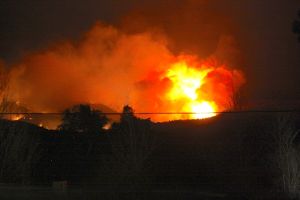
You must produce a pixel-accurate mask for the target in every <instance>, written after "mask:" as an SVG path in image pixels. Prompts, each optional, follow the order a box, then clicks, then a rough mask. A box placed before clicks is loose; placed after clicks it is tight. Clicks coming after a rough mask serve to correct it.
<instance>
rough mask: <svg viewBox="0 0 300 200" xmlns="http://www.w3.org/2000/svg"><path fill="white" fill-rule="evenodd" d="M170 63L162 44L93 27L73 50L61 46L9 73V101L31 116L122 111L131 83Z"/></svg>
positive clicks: (67, 44)
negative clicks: (77, 107)
mask: <svg viewBox="0 0 300 200" xmlns="http://www.w3.org/2000/svg"><path fill="white" fill-rule="evenodd" d="M170 59H172V54H171V53H170V52H169V50H168V49H167V48H166V41H165V40H164V38H157V37H154V36H153V35H152V34H151V33H149V32H145V33H139V34H132V35H128V34H124V33H122V32H121V31H120V30H118V29H116V28H114V27H112V26H105V25H101V24H100V23H98V24H96V25H95V26H94V27H93V28H92V29H91V30H90V31H89V32H88V33H87V34H86V35H85V37H84V38H83V39H82V41H80V42H78V43H76V44H74V43H70V42H64V43H61V44H57V45H56V46H54V47H52V48H49V49H45V50H44V51H41V52H36V53H33V54H30V55H27V56H26V57H25V58H23V60H22V61H21V63H19V64H17V65H16V66H15V68H14V69H13V71H12V73H11V74H12V78H11V84H10V88H11V90H12V91H13V96H12V98H13V99H15V100H17V101H19V102H22V103H23V104H25V105H26V106H27V107H28V108H29V109H30V110H32V111H43V112H49V111H61V110H63V109H65V108H66V107H68V106H71V105H74V104H78V103H92V104H97V103H101V104H105V105H107V106H109V107H111V108H113V109H115V110H120V108H121V107H122V106H123V105H124V104H130V101H131V94H132V92H133V91H134V90H135V83H136V82H137V81H140V80H142V79H143V78H145V77H146V76H147V73H148V72H149V71H150V69H152V68H156V69H158V70H159V67H160V66H163V64H164V63H165V64H166V63H167V62H168V61H169V60H170Z"/></svg>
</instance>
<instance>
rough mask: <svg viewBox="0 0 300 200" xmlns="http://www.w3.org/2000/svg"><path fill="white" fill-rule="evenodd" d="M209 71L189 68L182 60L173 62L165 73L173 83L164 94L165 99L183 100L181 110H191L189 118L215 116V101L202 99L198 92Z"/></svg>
mask: <svg viewBox="0 0 300 200" xmlns="http://www.w3.org/2000/svg"><path fill="white" fill-rule="evenodd" d="M209 71H211V69H204V70H197V69H194V68H191V67H189V66H188V65H187V64H186V62H184V61H181V62H178V63H175V64H173V65H172V66H171V68H170V69H169V70H168V71H167V74H166V76H167V77H168V78H169V79H170V80H171V81H172V83H173V85H172V87H171V89H170V91H169V92H168V93H167V94H166V98H167V100H169V101H180V100H183V101H184V102H185V103H184V105H183V108H182V110H181V112H192V114H190V118H197V119H202V118H208V117H212V116H215V113H214V112H216V105H215V103H214V102H208V101H204V100H203V99H201V96H200V94H199V93H198V90H199V89H200V88H201V86H202V85H203V82H204V78H205V76H207V73H208V72H209Z"/></svg>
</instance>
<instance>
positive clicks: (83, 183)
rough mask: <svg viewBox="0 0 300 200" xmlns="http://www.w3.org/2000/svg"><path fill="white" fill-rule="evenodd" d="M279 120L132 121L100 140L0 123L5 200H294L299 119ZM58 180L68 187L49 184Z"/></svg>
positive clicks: (234, 116) (2, 195)
mask: <svg viewBox="0 0 300 200" xmlns="http://www.w3.org/2000/svg"><path fill="white" fill-rule="evenodd" d="M289 116H290V115H289ZM278 119H279V118H278V115H277V114H276V115H274V114H273V113H272V114H257V113H254V114H253V113H249V114H247V115H245V114H243V115H241V114H240V115H239V114H224V115H222V116H217V117H215V118H211V119H207V120H187V121H173V122H166V123H152V122H151V121H149V120H140V119H137V118H132V119H131V120H132V121H133V122H131V124H130V126H126V125H124V124H123V125H122V123H121V124H119V125H118V126H116V127H115V128H114V129H112V130H111V131H107V132H103V133H101V134H96V135H95V134H89V133H86V134H83V133H72V132H62V131H48V130H46V129H43V128H39V127H37V126H35V125H30V124H27V123H24V122H10V121H1V123H0V125H1V130H0V133H1V134H0V136H1V138H2V140H1V141H2V142H1V143H0V146H1V145H2V146H1V148H2V149H4V150H5V151H4V153H3V152H2V154H1V156H2V158H3V159H2V160H1V163H0V164H1V171H0V172H1V173H0V178H1V182H2V183H3V184H2V185H0V199H1V200H2V199H13V200H14V199H33V200H35V199H49V200H50V199H56V200H60V199H70V200H73V199H128V200H135V199H145V200H148V199H151V200H152V199H158V200H160V199H166V200H168V199H172V200H174V199H296V198H295V197H296V196H297V195H298V193H297V191H298V189H297V187H298V186H297V185H296V184H298V183H299V182H297V181H296V182H295V181H294V179H293V176H295V175H297V173H298V170H299V171H300V167H299V166H300V165H298V161H297V159H296V160H295V158H296V157H298V155H299V153H298V144H299V136H298V135H295V134H294V132H293V131H294V130H298V129H299V127H298V126H299V118H298V117H297V116H295V115H294V116H293V118H292V120H291V121H290V120H288V121H286V120H283V121H280V120H279V121H278ZM281 119H282V118H281ZM283 119H287V117H284V118H283ZM291 122H292V123H291ZM290 132H292V133H293V134H292V135H291V137H290V135H288V134H287V133H290ZM295 133H297V131H296V132H295ZM10 136H13V137H10ZM282 136H284V137H282ZM277 137H279V139H280V140H278V138H277ZM285 139H287V141H289V143H288V145H290V146H288V148H287V150H288V151H286V148H285V149H284V151H282V150H281V148H280V147H281V143H280V142H279V143H278V141H282V140H285ZM285 145H286V144H285ZM33 147H34V148H33ZM285 147H286V146H285ZM290 150H292V151H291V152H290ZM278 155H286V156H284V159H283V160H282V158H281V157H280V156H279V157H278ZM279 162H280V163H279ZM278 163H279V164H278ZM286 169H287V171H288V172H289V174H288V175H289V178H286V177H287V176H286V175H287V174H284V173H285V171H284V170H286ZM291 170H293V172H292V173H291ZM282 177H284V178H282ZM61 181H65V182H66V183H67V186H63V187H62V188H56V187H52V186H51V185H52V184H53V182H61ZM38 185H43V186H38ZM295 185H296V187H294V186H295ZM293 188H296V189H293Z"/></svg>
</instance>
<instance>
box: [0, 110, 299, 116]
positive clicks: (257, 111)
mask: <svg viewBox="0 0 300 200" xmlns="http://www.w3.org/2000/svg"><path fill="white" fill-rule="evenodd" d="M241 113H300V110H298V109H292V110H244V111H222V112H134V113H133V114H135V115H193V114H194V115H196V114H241ZM68 114H75V113H68ZM101 114H103V115H121V114H124V113H122V112H101ZM0 115H64V113H63V112H0Z"/></svg>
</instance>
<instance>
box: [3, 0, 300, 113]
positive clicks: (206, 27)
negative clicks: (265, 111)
mask: <svg viewBox="0 0 300 200" xmlns="http://www.w3.org/2000/svg"><path fill="white" fill-rule="evenodd" d="M299 9H300V1H299V0H289V1H283V0H273V1H270V0H241V1H237V0H210V1H197V0H189V1H187V0H186V1H183V0H173V1H171V0H165V1H164V0H162V1H158V0H157V1H153V0H151V1H149V2H148V1H146V0H143V1H138V0H127V1H126V0H114V1H111V0H98V1H97V0H86V1H79V0H72V1H71V0H43V1H39V0H18V1H16V0H2V1H0V26H1V31H0V58H1V59H2V60H4V62H5V63H7V64H8V65H10V64H12V63H14V62H17V60H19V59H20V58H21V57H22V55H24V54H26V53H28V52H30V51H35V50H37V49H39V48H43V47H47V46H48V45H50V44H51V43H53V42H56V41H59V40H66V39H72V40H77V39H78V38H80V36H81V35H82V34H83V33H84V32H85V31H87V30H88V29H89V28H90V27H91V26H92V25H93V24H94V23H95V22H96V21H99V20H100V21H102V22H105V23H108V24H114V25H116V26H118V27H122V28H123V29H126V31H139V30H141V29H144V28H147V27H149V26H151V27H156V28H158V29H159V30H161V31H163V32H164V33H166V34H167V35H168V37H170V39H171V40H172V43H171V47H170V48H171V49H172V50H173V51H174V52H191V53H196V54H198V55H199V56H207V55H208V54H209V53H211V51H213V49H214V48H215V46H216V43H217V41H218V38H219V37H220V36H221V35H224V34H229V35H233V36H234V37H235V39H236V41H237V43H238V47H239V50H240V51H241V54H242V56H241V57H242V59H241V60H242V61H241V62H240V65H241V66H240V69H242V70H243V71H245V74H246V77H247V93H248V95H249V99H251V100H252V101H273V103H276V102H282V101H299V100H300V84H299V83H300V81H299V76H300V43H298V42H297V36H296V35H295V34H294V33H293V32H292V23H293V21H294V20H296V18H297V11H298V10H299ZM129 22H130V23H129ZM290 107H293V104H290Z"/></svg>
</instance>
